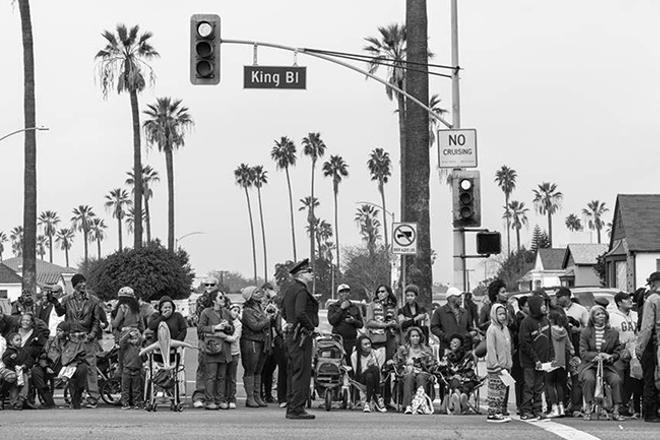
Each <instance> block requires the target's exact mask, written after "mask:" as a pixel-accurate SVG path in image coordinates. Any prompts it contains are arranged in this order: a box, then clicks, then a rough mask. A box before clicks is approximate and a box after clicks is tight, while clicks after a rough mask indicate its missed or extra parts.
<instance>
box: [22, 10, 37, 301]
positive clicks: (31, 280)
mask: <svg viewBox="0 0 660 440" xmlns="http://www.w3.org/2000/svg"><path fill="white" fill-rule="evenodd" d="M18 7H19V11H20V14H21V33H22V37H23V115H24V118H25V128H33V127H35V126H36V118H37V117H36V103H35V97H34V93H35V91H34V50H33V42H32V20H31V18H30V2H29V1H28V0H19V1H18ZM24 149H25V171H24V177H23V191H24V197H23V269H22V271H23V273H22V278H23V290H24V291H28V292H30V293H31V294H32V296H35V295H36V293H37V267H36V265H37V262H36V258H37V257H36V253H37V250H36V245H37V135H36V132H35V130H34V129H32V130H27V131H25V145H24Z"/></svg>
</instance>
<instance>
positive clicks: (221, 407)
mask: <svg viewBox="0 0 660 440" xmlns="http://www.w3.org/2000/svg"><path fill="white" fill-rule="evenodd" d="M218 406H219V407H220V409H229V404H228V403H227V402H220V404H219V405H218Z"/></svg>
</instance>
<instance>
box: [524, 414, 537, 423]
mask: <svg viewBox="0 0 660 440" xmlns="http://www.w3.org/2000/svg"><path fill="white" fill-rule="evenodd" d="M520 420H522V421H523V422H537V421H538V420H539V418H538V417H537V416H535V415H534V414H523V415H522V416H520Z"/></svg>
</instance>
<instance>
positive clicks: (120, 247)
mask: <svg viewBox="0 0 660 440" xmlns="http://www.w3.org/2000/svg"><path fill="white" fill-rule="evenodd" d="M117 232H118V233H119V249H117V250H118V251H121V250H122V249H124V246H122V242H121V238H122V237H121V216H118V217H117Z"/></svg>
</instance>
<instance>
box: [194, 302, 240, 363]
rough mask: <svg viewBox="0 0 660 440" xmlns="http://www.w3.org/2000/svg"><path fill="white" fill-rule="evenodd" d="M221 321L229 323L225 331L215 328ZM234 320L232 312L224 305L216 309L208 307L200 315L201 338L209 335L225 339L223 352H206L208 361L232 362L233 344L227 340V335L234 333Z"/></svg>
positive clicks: (199, 330)
mask: <svg viewBox="0 0 660 440" xmlns="http://www.w3.org/2000/svg"><path fill="white" fill-rule="evenodd" d="M221 321H227V323H228V325H227V327H226V329H225V330H224V331H220V330H216V329H215V326H216V325H218V324H220V322H221ZM233 322H234V320H233V318H232V317H231V313H230V312H229V310H227V309H225V308H224V307H223V308H221V309H220V310H215V309H214V308H213V307H207V308H206V309H204V311H203V312H202V314H201V315H199V321H198V322H197V333H198V335H199V336H200V339H202V340H204V339H206V338H209V337H211V338H218V339H225V341H224V344H223V349H222V352H221V353H218V354H213V355H212V354H208V353H205V354H204V359H206V362H208V363H226V362H231V360H232V358H231V344H230V342H229V341H226V337H227V336H228V335H232V334H233V333H234V326H233V324H232V323H233Z"/></svg>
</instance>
